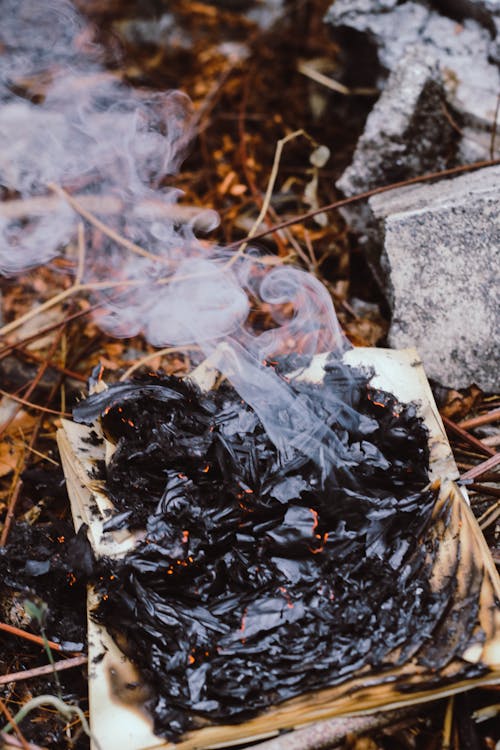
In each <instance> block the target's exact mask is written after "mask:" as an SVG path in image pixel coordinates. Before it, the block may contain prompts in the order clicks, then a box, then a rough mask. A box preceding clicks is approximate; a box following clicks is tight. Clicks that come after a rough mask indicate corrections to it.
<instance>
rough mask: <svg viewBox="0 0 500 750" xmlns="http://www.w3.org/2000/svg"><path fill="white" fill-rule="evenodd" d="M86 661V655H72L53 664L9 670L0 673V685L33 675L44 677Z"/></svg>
mask: <svg viewBox="0 0 500 750" xmlns="http://www.w3.org/2000/svg"><path fill="white" fill-rule="evenodd" d="M86 663H87V657H86V656H85V654H82V655H81V656H73V658H71V659H65V660H61V661H56V662H55V664H54V665H52V664H46V665H45V666H43V667H34V668H33V669H25V670H23V671H22V672H11V674H3V675H0V685H8V684H9V683H10V682H21V681H22V680H31V679H33V678H34V677H44V676H45V675H48V674H52V673H53V672H54V671H56V672H63V671H64V670H66V669H74V668H75V667H82V666H83V665H84V664H86Z"/></svg>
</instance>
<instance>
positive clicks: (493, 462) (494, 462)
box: [460, 453, 500, 482]
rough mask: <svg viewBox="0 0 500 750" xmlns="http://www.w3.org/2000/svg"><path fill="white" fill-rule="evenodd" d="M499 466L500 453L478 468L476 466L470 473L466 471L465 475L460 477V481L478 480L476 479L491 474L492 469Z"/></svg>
mask: <svg viewBox="0 0 500 750" xmlns="http://www.w3.org/2000/svg"><path fill="white" fill-rule="evenodd" d="M498 464H500V453H495V455H494V456H491V458H488V459H487V460H486V461H483V462H482V463H480V464H478V465H477V466H474V467H473V468H472V469H469V471H466V472H465V474H462V476H461V477H460V481H462V482H463V481H465V480H467V479H476V477H481V476H483V474H486V473H487V472H489V470H490V469H493V468H494V467H495V466H498Z"/></svg>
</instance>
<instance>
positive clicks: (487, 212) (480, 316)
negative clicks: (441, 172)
mask: <svg viewBox="0 0 500 750" xmlns="http://www.w3.org/2000/svg"><path fill="white" fill-rule="evenodd" d="M370 207H371V210H372V211H373V213H374V215H375V217H376V218H377V220H378V221H379V223H380V226H381V229H382V232H383V236H384V257H385V262H386V267H387V272H388V278H389V283H390V292H391V293H390V297H391V300H392V310H393V314H392V322H391V328H390V332H389V344H390V346H392V347H396V348H401V347H407V346H416V347H417V348H418V350H419V352H420V355H421V356H422V358H423V361H424V365H425V368H426V371H427V373H428V375H429V376H430V377H431V378H434V379H435V380H437V381H439V382H440V383H443V384H445V385H447V386H452V387H455V388H462V387H465V386H468V385H470V384H471V383H473V382H475V383H476V384H477V385H478V386H480V387H481V388H483V389H485V390H487V391H488V390H490V391H495V390H498V388H499V387H500V358H499V352H500V290H499V285H498V277H499V272H500V167H490V168H488V169H483V170H480V171H478V172H475V173H471V174H467V175H462V176H460V177H455V178H454V179H450V180H441V181H439V182H437V183H435V184H433V185H420V186H412V187H408V188H403V189H401V190H398V191H394V192H391V193H386V194H381V195H379V196H374V197H373V198H372V199H371V200H370Z"/></svg>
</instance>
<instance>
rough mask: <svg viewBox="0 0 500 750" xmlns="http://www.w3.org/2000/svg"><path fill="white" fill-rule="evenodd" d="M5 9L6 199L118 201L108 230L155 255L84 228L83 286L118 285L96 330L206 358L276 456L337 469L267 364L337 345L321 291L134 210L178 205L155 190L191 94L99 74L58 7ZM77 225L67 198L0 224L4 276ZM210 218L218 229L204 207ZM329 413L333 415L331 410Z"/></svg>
mask: <svg viewBox="0 0 500 750" xmlns="http://www.w3.org/2000/svg"><path fill="white" fill-rule="evenodd" d="M3 5H4V11H3V13H2V19H3V20H2V26H1V28H0V47H1V48H2V50H3V51H2V53H1V54H0V101H2V107H1V108H0V138H1V140H2V143H3V144H4V148H3V150H2V153H1V154H0V185H1V186H2V189H3V191H4V195H6V196H8V197H17V198H29V197H33V196H38V195H43V194H45V193H46V192H47V185H48V183H51V182H54V183H56V184H58V185H61V186H63V187H66V188H67V189H68V190H69V191H70V192H73V193H74V192H77V193H78V194H79V195H87V196H94V197H97V198H99V197H101V198H103V199H104V198H105V197H106V196H109V195H111V196H115V197H116V196H119V198H120V200H121V201H122V205H123V211H122V212H120V214H119V215H115V216H114V217H106V222H107V223H108V224H110V225H111V226H112V228H114V229H116V230H117V231H118V232H120V233H121V234H122V235H123V236H125V237H127V238H128V239H130V240H132V241H133V242H135V243H137V244H140V245H141V246H142V247H144V248H146V249H147V250H148V251H149V252H150V253H151V254H153V256H154V257H142V256H139V255H135V254H134V253H132V252H130V251H129V250H127V249H126V248H123V247H120V246H119V245H117V244H116V243H113V241H111V240H110V239H108V238H107V237H105V236H102V234H100V233H98V232H93V233H92V241H91V242H90V243H88V245H89V246H88V248H87V257H86V263H85V277H84V281H85V282H88V283H92V282H96V281H99V282H100V281H103V280H106V281H107V280H112V282H114V286H113V287H111V288H110V289H109V290H108V291H103V292H99V293H97V292H95V294H96V295H97V294H99V297H98V300H99V301H100V302H101V305H102V307H103V308H104V314H103V313H102V312H100V314H99V318H98V323H99V325H100V327H101V328H102V329H103V330H104V331H105V332H107V333H109V334H110V335H112V336H121V337H130V336H133V335H136V334H139V333H143V334H144V336H145V337H146V339H147V340H148V341H149V342H150V343H152V344H153V345H155V346H169V345H173V346H183V345H187V344H192V343H193V342H196V343H198V344H199V345H200V348H201V350H202V352H203V354H204V355H212V356H216V357H217V365H218V367H219V368H220V370H221V371H222V372H223V373H224V374H225V375H226V376H227V377H228V378H229V379H230V380H231V381H232V383H233V384H234V386H235V387H236V388H237V389H238V391H239V393H240V394H241V396H242V398H243V399H245V400H246V401H247V402H248V403H250V404H251V405H252V406H253V408H254V409H255V410H256V412H257V413H258V414H259V417H260V418H261V420H262V421H263V423H264V424H265V426H266V428H267V430H268V432H269V435H270V436H271V438H272V439H273V440H274V442H275V443H276V445H277V446H278V447H279V449H280V451H281V452H282V454H283V455H285V454H289V453H290V451H295V450H299V451H301V452H302V453H305V454H306V455H308V456H309V457H311V458H314V459H315V460H317V459H318V456H319V455H320V454H321V455H323V456H324V455H327V456H328V457H329V458H328V461H327V463H328V466H329V467H333V466H335V465H336V464H337V463H338V462H339V461H342V460H344V461H347V460H348V458H347V454H346V451H345V450H344V448H343V446H342V445H340V444H339V441H338V439H337V438H335V436H334V435H333V433H332V431H331V430H329V428H328V427H327V426H325V425H324V424H323V423H322V422H321V420H319V419H318V418H317V416H316V415H315V414H314V413H313V412H312V411H311V409H310V408H309V407H308V405H307V403H306V402H305V401H304V400H303V399H301V398H299V397H298V396H297V394H295V393H294V392H293V391H292V390H291V389H290V387H289V385H288V384H287V382H286V381H285V380H284V379H283V378H281V377H280V376H278V375H277V374H276V372H275V371H274V369H273V368H271V367H267V366H266V365H265V361H266V360H267V359H268V358H269V357H272V356H273V355H275V354H276V353H280V352H283V351H287V350H290V349H291V348H294V347H299V346H300V350H301V352H303V353H307V354H311V355H312V354H315V353H317V352H319V351H331V352H336V353H337V354H339V355H340V354H341V353H342V352H343V351H344V350H345V349H346V347H347V346H348V343H347V341H346V339H345V338H344V336H343V334H342V331H341V329H340V326H339V323H338V321H337V318H336V315H335V311H334V308H333V304H332V301H331V297H330V295H329V293H328V291H327V290H326V288H325V287H324V286H323V285H322V284H321V283H320V282H319V281H318V279H316V278H315V277H314V276H312V275H311V274H308V273H306V272H304V271H302V270H300V269H297V268H291V267H286V266H281V267H276V268H273V269H272V270H269V271H267V272H264V270H265V267H264V266H262V265H261V264H259V256H258V253H257V251H255V250H252V249H249V250H247V252H246V253H245V254H243V255H242V256H241V257H240V258H239V259H238V261H237V262H236V263H232V262H230V258H231V255H230V254H229V253H228V252H227V251H225V250H224V249H223V248H220V247H218V246H216V245H211V246H210V245H208V244H207V243H206V242H200V241H199V240H198V239H197V237H196V235H195V232H194V228H193V224H192V223H189V222H188V223H186V222H184V223H180V222H175V221H172V220H171V219H170V220H167V219H157V220H155V221H153V220H148V219H145V218H144V217H143V216H142V217H141V216H140V215H138V214H137V212H136V211H135V207H136V206H137V204H138V203H139V202H140V201H145V200H146V201H147V200H154V201H155V202H156V204H157V205H158V204H159V205H164V206H170V207H171V206H172V205H174V204H175V202H176V201H177V199H178V195H179V192H178V191H177V190H175V189H173V188H168V187H165V186H164V185H163V182H162V181H163V178H164V177H165V176H166V175H169V174H173V173H175V172H176V170H177V169H178V167H179V165H180V163H181V161H182V158H183V156H184V154H185V150H186V146H187V144H188V142H189V140H190V136H191V134H192V120H193V117H192V108H191V103H190V100H189V98H188V97H187V96H186V95H185V94H183V93H182V92H179V91H170V92H167V93H157V94H155V95H151V94H150V93H148V94H146V93H144V92H142V91H140V90H137V89H132V88H131V87H130V86H128V85H127V84H126V83H124V82H123V81H121V80H119V78H118V77H116V76H114V75H112V74H111V73H109V72H107V71H106V70H105V68H104V67H103V66H102V65H101V64H100V62H99V49H98V47H97V46H96V45H95V44H93V43H92V36H91V34H90V33H89V29H90V27H89V24H88V23H86V22H85V21H84V20H83V19H82V18H81V17H80V16H79V14H78V13H77V12H76V11H75V9H74V8H73V6H72V5H71V4H70V3H68V2H66V0H57V1H54V2H52V3H51V4H50V5H49V6H47V4H46V3H43V8H37V7H34V6H36V3H33V2H32V1H31V0H24V1H23V0H21V1H20V2H19V1H14V0H3ZM4 20H5V22H4ZM47 42H48V43H47ZM36 76H38V77H40V78H43V95H41V96H40V97H39V98H35V99H33V97H31V98H30V97H28V96H27V95H26V90H27V88H26V86H27V84H26V86H25V84H24V83H23V81H24V80H25V79H32V78H33V77H35V78H36ZM28 88H29V87H28ZM5 146H6V147H5ZM96 213H97V214H99V211H97V212H96ZM77 220H78V217H77V215H76V214H75V212H74V211H73V210H72V209H71V208H70V207H69V206H68V205H66V204H65V202H64V201H63V200H61V201H60V203H58V204H57V209H56V210H53V211H51V212H47V213H45V214H42V215H39V216H36V217H33V216H32V217H27V218H26V220H23V221H22V222H20V221H19V220H12V219H9V218H5V217H2V216H1V215H0V272H1V273H3V274H5V275H12V274H17V273H19V272H21V271H23V270H26V269H29V268H32V267H34V266H36V265H39V264H41V263H46V262H47V261H49V260H50V259H52V258H54V257H55V256H56V255H58V254H59V253H60V252H62V251H63V250H64V248H65V247H66V246H67V245H68V243H69V242H70V241H71V240H72V238H74V235H75V230H76V222H77ZM207 221H208V222H209V223H211V224H212V225H213V224H214V217H213V212H212V215H210V216H209V217H208V218H207ZM256 271H258V273H256ZM252 298H253V299H255V298H257V299H260V300H262V301H263V302H265V303H267V305H268V306H269V308H270V309H271V310H273V314H274V322H275V327H273V328H272V329H271V330H266V331H264V332H260V333H255V332H254V331H252V330H251V328H250V326H249V325H248V316H249V311H250V300H251V299H252ZM290 311H291V312H290ZM214 353H216V355H215V354H214ZM334 407H335V408H338V409H339V410H342V405H341V404H340V403H339V404H335V405H334ZM322 460H324V459H322Z"/></svg>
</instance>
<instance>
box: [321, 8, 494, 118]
mask: <svg viewBox="0 0 500 750" xmlns="http://www.w3.org/2000/svg"><path fill="white" fill-rule="evenodd" d="M491 3H492V6H491V7H490V5H488V0H484V2H483V3H482V7H481V8H476V10H475V12H474V13H472V11H470V10H469V12H468V14H469V15H470V16H472V17H470V18H466V19H465V20H464V21H463V22H460V23H458V22H457V21H456V20H454V19H452V18H448V17H446V16H444V15H441V14H440V13H438V12H436V11H434V10H429V8H428V7H425V6H424V5H422V4H420V3H416V2H411V1H410V2H403V3H400V4H394V3H392V2H389V3H383V2H373V3H368V2H366V0H352V2H347V0H341V1H340V2H338V0H337V2H335V3H334V4H333V6H332V7H331V8H330V10H329V11H328V13H327V15H326V21H327V22H329V23H330V24H332V25H333V26H334V28H336V29H339V30H341V29H344V30H345V29H346V28H347V29H353V30H355V31H357V32H360V33H363V34H365V35H366V38H367V41H369V42H372V43H373V44H374V45H375V46H376V48H377V52H378V58H379V62H380V64H381V66H382V67H383V68H385V69H386V70H388V71H391V70H394V68H395V66H396V65H398V63H399V62H400V60H401V58H402V57H403V55H404V54H405V52H406V50H407V49H408V48H409V47H411V46H413V45H415V44H422V45H425V46H426V47H427V48H428V50H429V52H431V53H433V54H434V55H435V56H436V58H437V60H438V61H439V64H440V67H441V72H442V75H443V80H444V84H445V88H446V93H447V98H448V100H449V102H450V104H451V105H452V106H453V107H454V108H455V109H456V110H457V111H458V112H459V113H460V114H461V115H462V116H463V117H464V119H465V120H466V121H467V122H468V123H470V124H472V125H474V126H476V127H477V126H479V127H482V128H484V129H488V128H490V127H491V123H492V121H493V118H494V113H495V106H496V98H497V95H498V91H499V89H500V71H499V69H498V67H497V66H496V65H494V64H492V63H491V62H490V60H489V59H488V58H490V59H491V58H492V49H494V48H495V47H494V46H495V44H497V43H498V38H497V39H496V40H494V38H493V37H494V36H495V34H496V29H497V25H498V24H500V17H499V15H498V14H497V12H496V11H495V12H493V11H494V8H493V6H496V3H495V2H494V1H493V0H491ZM436 4H437V3H436ZM471 5H473V3H472V0H470V1H469V2H468V3H465V5H464V9H465V10H466V8H465V6H467V7H469V6H471ZM487 5H488V7H486V6H487ZM483 6H484V7H483ZM457 13H459V14H460V12H459V11H458V10H457ZM485 18H486V19H487V23H486V22H485V21H484V19H485ZM477 19H480V20H477ZM492 45H493V47H492Z"/></svg>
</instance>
